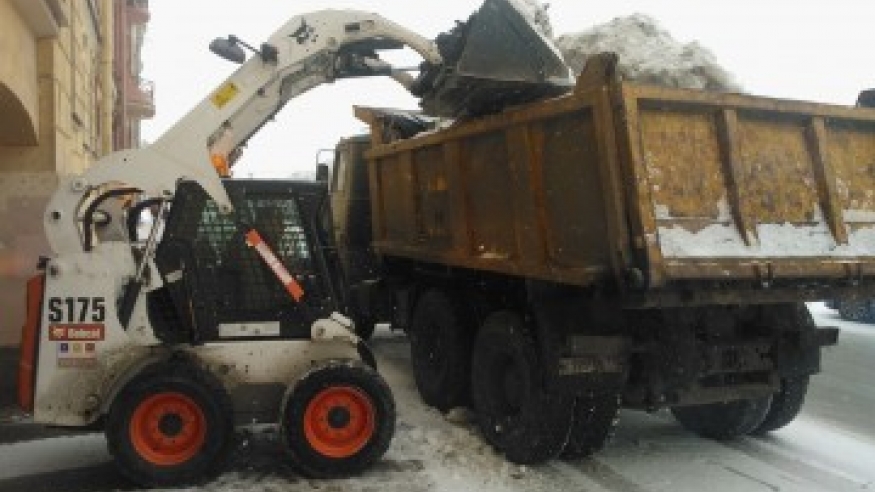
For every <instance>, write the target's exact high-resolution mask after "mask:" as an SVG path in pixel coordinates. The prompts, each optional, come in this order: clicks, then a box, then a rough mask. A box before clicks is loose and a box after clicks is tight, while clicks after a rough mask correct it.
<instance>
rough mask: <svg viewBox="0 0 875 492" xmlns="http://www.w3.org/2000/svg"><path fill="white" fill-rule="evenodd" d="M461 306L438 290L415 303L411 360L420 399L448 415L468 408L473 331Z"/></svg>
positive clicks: (411, 332) (411, 333)
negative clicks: (457, 409) (459, 409)
mask: <svg viewBox="0 0 875 492" xmlns="http://www.w3.org/2000/svg"><path fill="white" fill-rule="evenodd" d="M467 319H468V318H467V316H466V315H465V313H464V312H463V310H462V307H461V306H460V305H459V303H457V302H454V300H453V298H451V297H450V296H448V295H447V294H444V293H443V292H441V291H439V290H430V291H428V292H426V293H425V294H424V295H423V296H422V297H421V298H420V299H419V301H418V302H417V303H416V309H415V311H414V313H413V320H412V323H411V328H410V334H409V337H410V358H411V361H412V364H413V377H414V379H415V381H416V387H417V389H418V390H419V395H420V396H421V397H422V401H424V402H425V403H426V404H427V405H430V406H433V407H435V408H437V409H438V410H440V411H442V412H445V411H447V410H449V409H451V408H453V407H457V406H462V405H467V404H468V400H469V398H468V388H469V381H470V370H471V342H472V333H473V330H472V329H471V327H470V326H467V325H466V320H467Z"/></svg>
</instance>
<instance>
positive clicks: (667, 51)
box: [556, 14, 741, 92]
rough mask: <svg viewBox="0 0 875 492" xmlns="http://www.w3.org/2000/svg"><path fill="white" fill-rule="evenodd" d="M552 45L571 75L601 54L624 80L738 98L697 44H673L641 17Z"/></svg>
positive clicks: (724, 73)
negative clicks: (616, 62) (615, 58)
mask: <svg viewBox="0 0 875 492" xmlns="http://www.w3.org/2000/svg"><path fill="white" fill-rule="evenodd" d="M556 45H557V46H558V47H559V50H560V51H562V54H563V55H564V56H565V60H566V62H568V64H569V66H571V68H572V70H574V72H575V73H579V72H580V71H581V70H582V69H583V66H584V64H585V63H586V60H587V58H589V57H590V56H592V55H595V54H598V53H603V52H614V53H617V54H618V55H619V57H620V67H619V68H620V73H621V74H622V75H623V77H624V78H625V79H627V80H633V81H639V82H645V83H652V84H658V85H663V86H668V87H682V88H689V89H706V90H714V91H728V92H740V91H741V87H740V86H739V85H738V83H736V81H735V79H734V78H733V76H732V75H731V74H729V73H728V72H727V71H726V70H725V69H723V68H722V67H721V66H720V65H719V64H718V63H717V60H716V58H715V57H714V55H713V54H712V53H711V52H710V51H708V49H706V48H705V47H703V46H702V45H700V44H699V43H697V42H691V43H686V44H684V43H681V42H679V41H677V40H675V39H674V38H673V37H672V35H671V34H670V33H669V32H668V31H666V30H665V29H664V28H663V27H662V26H660V24H659V22H657V21H656V20H655V19H653V18H652V17H650V16H647V15H644V14H635V15H631V16H628V17H618V18H616V19H614V20H613V21H611V22H608V23H607V24H602V25H598V26H595V27H592V28H590V29H587V30H585V31H582V32H579V33H576V34H564V35H562V36H559V37H558V38H557V39H556Z"/></svg>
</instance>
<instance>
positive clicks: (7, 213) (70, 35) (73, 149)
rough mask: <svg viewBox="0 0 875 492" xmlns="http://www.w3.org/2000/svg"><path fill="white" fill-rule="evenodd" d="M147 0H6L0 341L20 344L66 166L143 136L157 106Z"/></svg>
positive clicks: (0, 62) (0, 28) (0, 92)
mask: <svg viewBox="0 0 875 492" xmlns="http://www.w3.org/2000/svg"><path fill="white" fill-rule="evenodd" d="M148 20H149V9H148V1H147V0H0V313H2V316H0V347H2V346H14V345H15V344H17V343H18V340H19V337H20V328H21V324H22V323H23V320H24V285H25V282H26V280H27V278H29V277H30V276H31V275H33V274H34V271H35V268H34V267H35V265H36V261H37V259H38V257H39V255H40V254H47V253H49V251H48V246H47V244H46V242H45V237H44V234H43V228H42V217H43V211H44V208H45V205H46V202H47V200H48V198H49V197H50V196H51V194H52V192H53V191H54V189H55V187H56V185H57V183H58V176H59V175H68V174H77V173H80V172H82V171H83V170H85V169H86V168H87V167H88V166H89V165H91V163H93V162H94V161H95V160H96V159H97V158H99V157H101V156H103V155H105V154H107V153H109V152H111V151H113V150H118V149H122V148H132V147H137V146H139V143H140V142H139V138H140V137H139V124H140V120H141V119H143V118H148V117H151V116H152V115H153V114H154V103H153V98H152V96H153V93H152V89H151V86H150V85H149V84H147V83H144V82H143V81H142V80H141V79H140V71H141V70H140V67H141V58H140V47H141V46H142V39H143V32H144V29H145V25H146V23H147V22H148Z"/></svg>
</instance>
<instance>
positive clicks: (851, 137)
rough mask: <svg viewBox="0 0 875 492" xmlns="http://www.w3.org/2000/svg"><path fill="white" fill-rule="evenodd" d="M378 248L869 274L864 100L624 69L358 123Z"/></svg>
mask: <svg viewBox="0 0 875 492" xmlns="http://www.w3.org/2000/svg"><path fill="white" fill-rule="evenodd" d="M372 139H373V141H374V144H375V146H374V147H373V149H372V150H371V151H370V152H369V153H368V159H369V167H370V180H371V197H372V200H373V202H372V208H373V231H374V246H375V248H376V250H377V251H379V252H380V253H381V254H383V255H391V256H400V257H405V258H410V259H414V260H421V261H428V262H436V263H440V264H444V265H452V266H458V267H462V268H472V269H480V270H488V271H494V272H500V273H506V274H512V275H523V276H528V277H532V278H539V279H545V280H550V281H556V282H563V283H570V284H577V285H590V284H593V283H597V282H603V281H606V280H607V281H615V282H616V284H617V285H620V286H621V288H623V289H627V288H633V289H635V290H639V291H640V290H644V291H646V290H651V291H658V290H660V289H663V290H665V289H667V288H669V287H670V286H672V285H679V284H683V283H684V282H687V283H696V282H699V283H700V284H701V283H702V282H711V283H715V281H719V282H750V283H751V284H756V285H760V286H763V285H769V284H770V283H771V282H779V281H781V280H782V279H806V282H812V281H818V282H825V283H827V284H832V285H845V284H853V283H855V282H857V281H859V280H865V279H866V278H867V277H873V276H875V110H870V109H862V108H850V107H840V106H831V105H823V104H813V103H806V102H799V101H786V100H777V99H769V98H762V97H752V96H747V95H740V94H718V93H710V92H702V91H693V90H680V89H666V88H659V87H652V86H643V85H636V84H632V83H624V82H620V81H619V80H616V79H615V77H613V59H611V58H610V57H601V58H598V59H597V62H596V63H592V64H590V66H589V67H588V69H587V70H586V71H585V73H584V74H583V75H582V76H581V78H580V80H579V82H578V85H577V87H576V89H575V91H574V93H572V94H569V95H567V96H563V97H560V98H556V99H552V100H548V101H543V102H539V103H534V104H530V105H527V106H524V107H519V108H516V109H513V110H508V111H506V112H504V113H502V114H500V115H495V116H491V117H486V118H482V119H478V120H472V121H468V122H460V123H457V124H455V125H453V126H452V127H450V128H449V129H445V130H440V131H435V132H432V133H430V134H424V135H419V136H416V137H414V138H410V139H406V140H399V141H394V142H391V141H389V138H388V137H387V135H386V132H383V131H382V130H381V128H380V126H379V124H374V125H372Z"/></svg>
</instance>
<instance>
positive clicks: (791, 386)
mask: <svg viewBox="0 0 875 492" xmlns="http://www.w3.org/2000/svg"><path fill="white" fill-rule="evenodd" d="M808 381H809V377H808V376H797V377H790V378H781V390H780V391H778V392H777V393H775V394H774V395H772V403H771V405H770V406H769V413H767V414H766V418H765V420H763V421H762V423H760V425H759V426H758V427H757V428H756V429H755V430H754V431H753V433H754V434H757V435H764V434H767V433H769V432H772V431H775V430H778V429H780V428H781V427H784V426H785V425H787V424H789V423H790V422H792V421H793V420H794V419H795V418H796V416H797V415H799V412H800V411H801V410H802V404H803V403H805V394H806V393H807V392H808Z"/></svg>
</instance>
